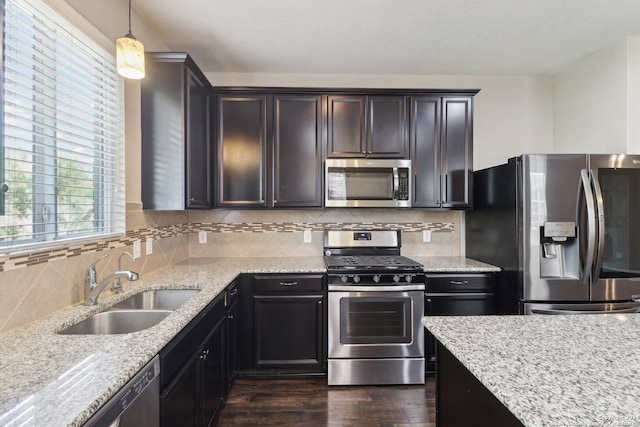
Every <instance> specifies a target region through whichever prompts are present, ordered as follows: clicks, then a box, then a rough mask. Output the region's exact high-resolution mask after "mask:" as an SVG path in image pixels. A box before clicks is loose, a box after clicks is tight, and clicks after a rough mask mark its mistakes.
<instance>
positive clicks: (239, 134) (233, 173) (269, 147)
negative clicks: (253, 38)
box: [214, 91, 326, 208]
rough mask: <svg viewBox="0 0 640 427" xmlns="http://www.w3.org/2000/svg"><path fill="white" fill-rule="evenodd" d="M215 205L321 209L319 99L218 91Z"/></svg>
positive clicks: (321, 118)
mask: <svg viewBox="0 0 640 427" xmlns="http://www.w3.org/2000/svg"><path fill="white" fill-rule="evenodd" d="M214 99H215V104H216V106H215V116H216V120H215V123H216V126H217V137H216V158H217V165H218V167H217V171H218V173H217V182H216V187H217V195H218V196H217V203H216V206H218V207H243V208H246V207H249V208H251V207H255V208H263V207H276V208H294V207H295V208H297V207H321V206H322V153H323V147H324V146H325V142H324V141H325V139H324V122H325V119H324V117H325V113H324V111H325V108H324V105H325V104H324V102H325V101H324V99H326V97H323V96H322V95H317V94H277V93H276V94H265V93H248V92H246V91H235V92H234V91H225V92H219V93H216V95H215V97H214Z"/></svg>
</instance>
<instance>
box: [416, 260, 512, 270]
mask: <svg viewBox="0 0 640 427" xmlns="http://www.w3.org/2000/svg"><path fill="white" fill-rule="evenodd" d="M409 258H411V259H412V260H414V261H417V262H419V263H420V264H422V265H424V268H423V270H424V272H425V273H492V272H493V273H496V272H498V271H500V267H496V266H495V265H490V264H485V263H484V262H480V261H476V260H474V259H471V258H465V257H457V256H434V257H424V256H409Z"/></svg>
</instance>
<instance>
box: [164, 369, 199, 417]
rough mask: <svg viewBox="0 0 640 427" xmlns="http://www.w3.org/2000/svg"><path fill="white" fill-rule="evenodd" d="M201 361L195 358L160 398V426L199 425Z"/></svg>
mask: <svg viewBox="0 0 640 427" xmlns="http://www.w3.org/2000/svg"><path fill="white" fill-rule="evenodd" d="M198 366H199V361H198V359H197V358H196V357H193V358H192V359H191V360H190V361H189V362H188V363H187V364H186V365H185V367H184V370H183V371H181V372H180V374H179V375H178V376H177V377H176V379H175V380H174V381H173V383H172V384H171V385H170V386H169V387H167V389H166V390H165V391H164V393H163V394H162V395H161V396H160V425H161V426H162V427H171V426H196V425H198V424H197V423H198V419H199V417H198V404H197V401H196V398H195V396H196V393H197V389H198V387H197V383H198Z"/></svg>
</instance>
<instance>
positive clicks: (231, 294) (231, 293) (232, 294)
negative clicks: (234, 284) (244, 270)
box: [229, 288, 238, 297]
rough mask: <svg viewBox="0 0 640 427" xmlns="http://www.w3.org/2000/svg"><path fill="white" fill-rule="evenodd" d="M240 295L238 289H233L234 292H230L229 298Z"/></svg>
mask: <svg viewBox="0 0 640 427" xmlns="http://www.w3.org/2000/svg"><path fill="white" fill-rule="evenodd" d="M237 293H238V288H233V290H232V291H231V292H229V296H231V297H232V296H234V295H236V294H237Z"/></svg>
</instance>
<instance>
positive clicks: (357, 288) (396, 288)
mask: <svg viewBox="0 0 640 427" xmlns="http://www.w3.org/2000/svg"><path fill="white" fill-rule="evenodd" d="M329 291H344V292H376V291H379V292H404V291H424V283H416V284H412V285H390V286H376V285H371V286H367V285H354V286H349V285H329Z"/></svg>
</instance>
